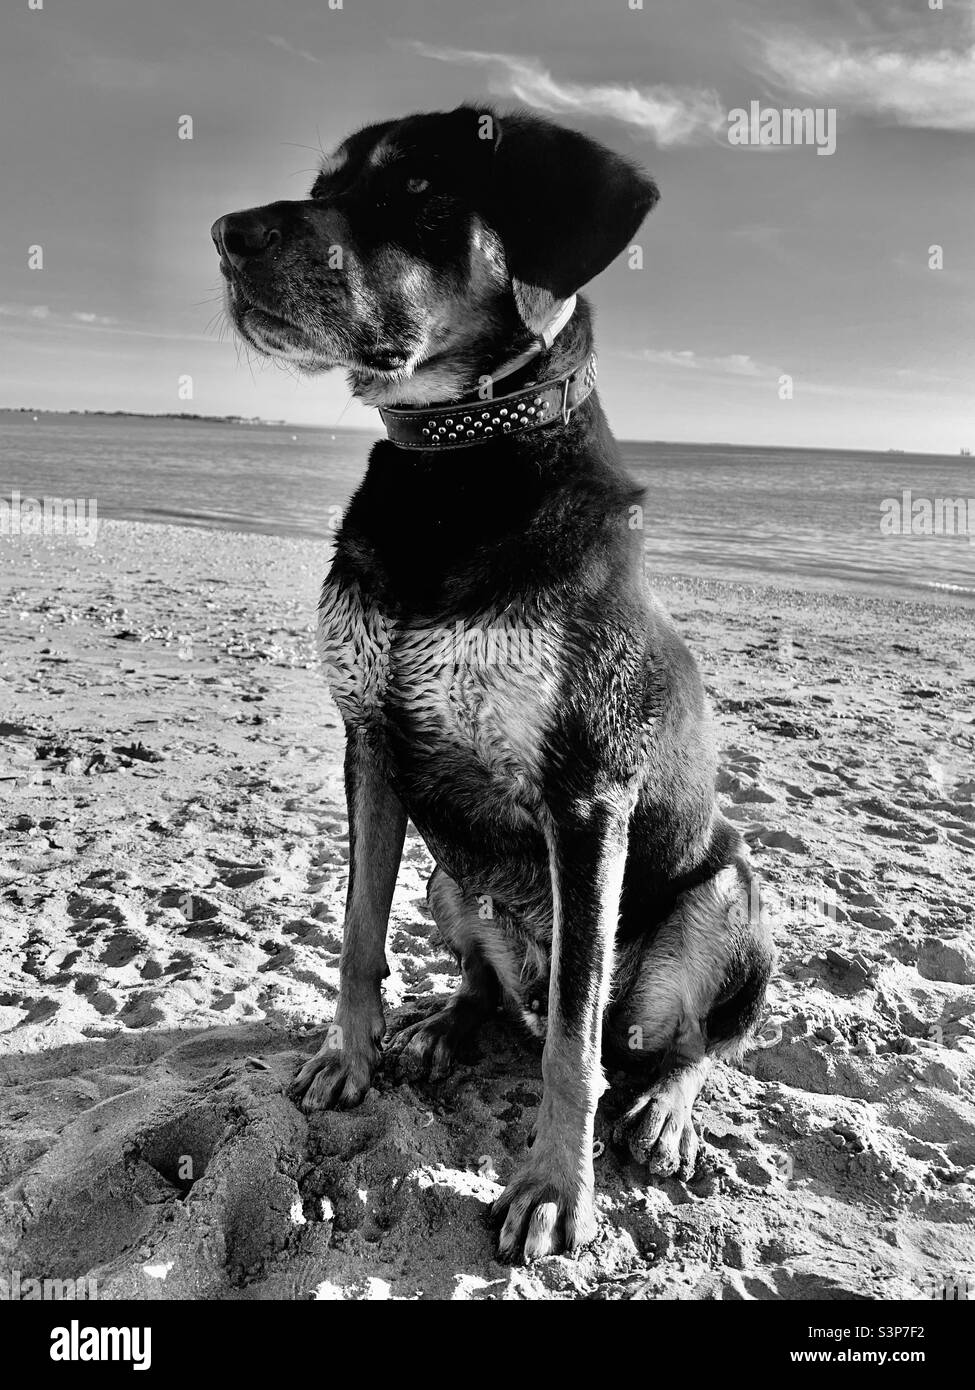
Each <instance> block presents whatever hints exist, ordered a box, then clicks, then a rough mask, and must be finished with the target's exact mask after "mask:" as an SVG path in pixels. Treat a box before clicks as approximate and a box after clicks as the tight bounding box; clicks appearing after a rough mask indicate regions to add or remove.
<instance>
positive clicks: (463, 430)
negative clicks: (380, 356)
mask: <svg viewBox="0 0 975 1390" xmlns="http://www.w3.org/2000/svg"><path fill="white" fill-rule="evenodd" d="M595 384H596V354H595V353H591V354H589V355H588V356H587V357H586V358H585V360H584V361H583V362H581V363H580V364H579V366H577V367H575V368H574V369H573V370H572V371H571V372H569V374H568V375H567V376H560V377H555V378H553V379H552V380H551V381H543V382H541V383H539V384H537V385H535V386H527V387H525V388H524V390H521V391H513V392H511V394H510V395H507V396H494V397H492V398H491V399H489V400H481V399H475V400H474V401H467V402H461V403H460V404H459V405H437V406H409V407H406V408H403V407H397V408H395V409H394V408H392V407H389V406H380V407H379V413H380V415H381V416H382V418H383V424H384V425H385V426H386V433H387V435H388V437H389V438H390V440H391V441H392V442H393V443H394V444H398V445H399V447H400V448H401V449H430V450H437V451H441V450H443V449H469V448H471V447H472V446H473V445H475V444H485V443H488V442H490V441H491V440H497V439H500V438H503V437H504V436H505V435H514V434H526V433H527V432H528V431H529V430H537V429H541V428H542V427H543V426H544V425H554V424H555V423H556V422H557V421H559V420H561V421H562V422H563V423H564V424H568V423H569V417H570V415H571V414H572V412H573V410H575V409H576V408H577V406H580V405H581V404H582V402H583V401H584V400H585V399H586V397H587V396H589V395H590V394H591V392H592V389H593V387H594V386H595Z"/></svg>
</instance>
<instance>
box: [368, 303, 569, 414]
mask: <svg viewBox="0 0 975 1390" xmlns="http://www.w3.org/2000/svg"><path fill="white" fill-rule="evenodd" d="M591 351H592V327H591V315H590V311H589V306H588V304H587V303H586V301H585V300H584V299H582V298H577V297H576V296H574V295H573V296H572V297H571V299H570V300H567V301H564V302H563V303H562V305H560V306H559V307H558V309H557V311H556V312H555V313H553V315H552V316H551V318H550V319H549V321H548V323H546V324H545V325H543V327H542V329H541V330H540V331H539V332H533V331H532V330H530V329H528V328H526V326H525V324H524V323H523V322H522V320H521V319H520V318H519V317H518V315H517V312H516V311H514V309H513V306H512V307H510V308H509V306H507V305H502V306H499V308H498V309H497V311H496V312H495V313H494V314H492V315H490V316H489V318H488V320H487V321H485V320H483V319H482V320H481V321H480V322H478V323H477V324H476V325H474V326H472V331H471V333H470V335H469V336H468V337H466V338H465V339H463V340H461V341H460V342H457V341H455V342H452V343H451V345H450V347H449V348H447V349H445V350H444V351H443V352H440V353H436V354H434V355H432V356H431V357H429V358H427V359H425V360H424V361H423V362H421V363H419V364H418V365H417V367H416V368H415V369H414V371H413V372H412V374H411V375H410V376H409V377H406V378H403V379H400V380H389V379H387V378H383V377H380V376H376V375H372V374H369V373H364V372H354V373H352V375H351V378H350V384H351V386H352V389H353V393H354V394H355V395H356V396H357V397H358V398H359V399H360V400H361V401H363V402H364V404H366V405H373V406H377V407H378V406H386V407H398V408H410V407H416V406H420V407H424V406H437V405H444V406H445V405H453V404H460V403H462V402H464V401H466V400H468V399H475V398H477V397H478V392H479V390H483V385H484V383H485V381H490V382H491V384H492V389H494V386H495V383H496V387H497V393H499V394H501V393H505V392H508V391H515V390H522V389H527V388H528V387H529V386H531V385H532V384H533V383H535V382H540V381H548V380H551V379H553V378H555V377H558V376H560V375H564V374H565V373H567V372H571V371H572V370H573V368H574V367H575V366H577V365H578V363H579V362H580V361H581V360H583V359H584V358H585V357H586V356H587V354H589V353H591Z"/></svg>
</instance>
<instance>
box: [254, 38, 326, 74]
mask: <svg viewBox="0 0 975 1390" xmlns="http://www.w3.org/2000/svg"><path fill="white" fill-rule="evenodd" d="M264 37H265V38H266V39H267V41H268V43H273V44H274V47H275V48H280V50H281V52H282V53H290V54H291V56H292V57H293V58H304V60H305V62H306V63H317V64H318V66H319V67H321V66H322V60H321V58H317V57H316V56H315V54H314V53H309V52H308V49H307V48H295V46H294V44H293V43H289V42H288V40H287V39H283V38H282V37H281V35H280V34H265V35H264Z"/></svg>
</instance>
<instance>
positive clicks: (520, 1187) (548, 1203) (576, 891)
mask: <svg viewBox="0 0 975 1390" xmlns="http://www.w3.org/2000/svg"><path fill="white" fill-rule="evenodd" d="M627 822H628V816H627V814H625V813H624V812H622V811H621V810H619V809H618V808H617V807H613V806H609V805H596V806H593V807H592V808H591V809H589V810H587V811H586V812H584V813H581V814H578V815H569V816H561V817H558V818H555V819H553V821H552V822H551V824H550V826H549V829H548V832H547V838H548V842H549V855H550V862H551V872H552V906H553V929H552V971H551V977H550V984H549V1006H548V1033H547V1037H546V1041H545V1051H544V1053H543V1055H542V1079H543V1082H544V1089H543V1094H542V1103H541V1107H540V1109H539V1112H538V1117H537V1119H536V1122H535V1138H534V1142H533V1144H532V1147H531V1151H530V1153H529V1155H528V1157H527V1159H526V1160H525V1162H524V1163H523V1164H522V1166H521V1167H520V1168H519V1170H518V1171H517V1172H516V1173H515V1176H514V1178H513V1179H512V1181H511V1182H510V1183H509V1185H508V1187H507V1188H506V1189H505V1191H504V1192H503V1194H502V1195H501V1197H500V1198H499V1199H498V1201H497V1202H496V1203H495V1206H494V1213H495V1216H496V1217H498V1218H500V1217H502V1216H503V1217H504V1224H503V1226H502V1229H501V1237H500V1241H499V1252H500V1254H501V1256H502V1258H504V1259H509V1260H513V1259H517V1258H518V1255H519V1253H520V1252H522V1251H523V1252H524V1258H525V1260H526V1261H529V1260H533V1259H537V1258H539V1257H540V1256H542V1255H552V1254H557V1253H559V1252H560V1251H565V1252H566V1253H572V1252H573V1251H575V1250H578V1249H580V1248H581V1247H582V1246H583V1245H585V1244H586V1243H587V1242H588V1241H590V1240H592V1238H593V1236H594V1235H595V1234H596V1214H595V1209H594V1205H593V1166H592V1144H593V1122H594V1119H595V1115H596V1106H597V1105H598V1103H599V1097H600V1095H601V1094H602V1091H603V1089H604V1082H603V1073H602V1067H601V1063H600V1040H601V1035H602V1021H603V1010H604V1009H605V1007H606V1001H607V998H608V995H609V986H610V978H611V975H612V969H613V940H614V936H615V933H616V925H617V920H618V917H619V900H620V890H621V887H622V883H623V869H624V866H625V863H626V837H627Z"/></svg>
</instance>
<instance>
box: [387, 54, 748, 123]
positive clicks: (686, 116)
mask: <svg viewBox="0 0 975 1390" xmlns="http://www.w3.org/2000/svg"><path fill="white" fill-rule="evenodd" d="M408 46H409V47H410V48H411V49H412V50H413V52H415V53H417V54H419V55H420V56H421V57H423V58H435V59H437V60H439V61H440V62H443V63H460V64H463V65H465V66H468V67H485V68H487V69H488V70H489V73H490V75H489V78H488V87H489V89H490V91H491V92H492V94H493V95H495V96H506V97H514V98H516V99H517V100H518V101H522V102H524V103H525V105H526V106H531V107H533V108H534V109H535V110H537V111H545V112H547V113H548V114H549V115H562V116H565V115H568V116H595V117H600V118H603V119H609V120H614V121H620V122H622V123H623V124H624V125H628V126H632V127H633V128H634V129H635V130H638V131H639V132H640V133H641V134H642V135H645V136H648V137H649V138H650V139H652V140H655V141H656V143H657V144H658V145H663V146H667V145H686V144H689V143H691V142H693V141H699V140H707V139H710V138H711V137H713V135H714V134H715V132H716V131H718V130H721V129H723V128H724V127H725V125H726V124H727V116H726V110H725V107H724V106H723V104H722V103H721V101H720V99H719V97H718V94H717V93H716V92H713V91H709V90H705V89H704V88H700V87H671V86H663V85H655V86H647V87H634V86H629V87H625V86H621V85H620V84H618V83H615V82H599V83H586V82H562V81H559V80H558V79H557V78H555V77H553V76H552V74H551V72H550V71H549V70H548V68H546V67H544V66H543V64H542V63H541V62H539V60H538V59H537V58H520V57H516V56H514V55H513V54H510V53H483V52H480V51H479V50H477V49H464V48H435V47H433V46H432V45H430V44H425V43H421V42H419V41H413V42H411V43H410V44H409V45H408Z"/></svg>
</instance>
